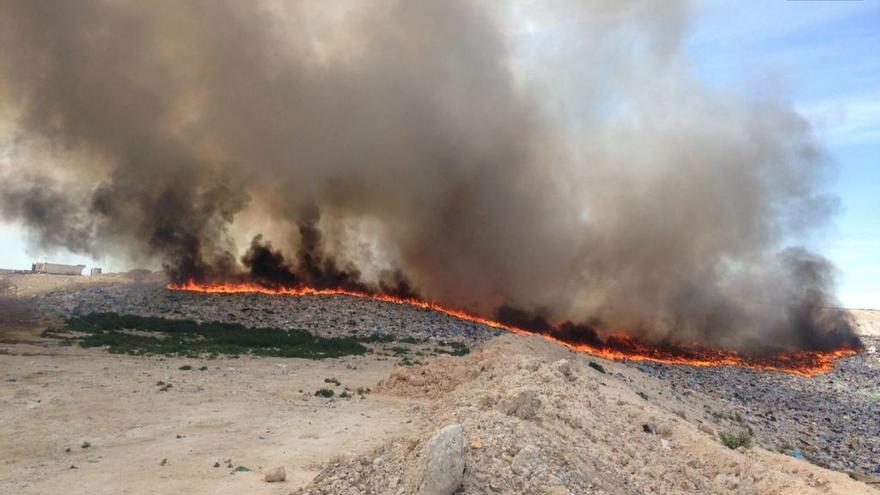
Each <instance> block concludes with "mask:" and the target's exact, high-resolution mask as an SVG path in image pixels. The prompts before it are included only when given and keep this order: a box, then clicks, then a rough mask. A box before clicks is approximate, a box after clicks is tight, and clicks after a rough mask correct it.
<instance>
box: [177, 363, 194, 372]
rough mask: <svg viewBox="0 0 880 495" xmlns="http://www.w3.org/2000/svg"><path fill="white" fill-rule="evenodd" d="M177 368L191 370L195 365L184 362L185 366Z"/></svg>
mask: <svg viewBox="0 0 880 495" xmlns="http://www.w3.org/2000/svg"><path fill="white" fill-rule="evenodd" d="M177 369H179V370H183V371H189V370H191V369H193V367H192V366H190V365H188V364H184V365H183V366H181V367H180V368H177Z"/></svg>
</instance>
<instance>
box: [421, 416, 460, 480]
mask: <svg viewBox="0 0 880 495" xmlns="http://www.w3.org/2000/svg"><path fill="white" fill-rule="evenodd" d="M464 453H465V443H464V431H463V430H462V428H461V425H458V424H452V425H449V426H446V427H444V428H442V429H440V430H439V431H437V433H435V434H434V436H433V437H431V439H430V440H428V444H427V445H426V446H425V454H424V459H425V460H424V465H423V470H422V477H421V482H420V484H419V491H418V493H419V495H452V494H453V493H455V491H456V490H458V487H459V486H461V480H462V478H463V477H464Z"/></svg>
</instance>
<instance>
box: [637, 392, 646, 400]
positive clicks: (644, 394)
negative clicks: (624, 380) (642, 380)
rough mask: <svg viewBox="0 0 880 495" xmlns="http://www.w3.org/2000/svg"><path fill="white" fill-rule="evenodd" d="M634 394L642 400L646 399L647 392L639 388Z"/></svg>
mask: <svg viewBox="0 0 880 495" xmlns="http://www.w3.org/2000/svg"><path fill="white" fill-rule="evenodd" d="M636 394H637V395H638V396H639V397H641V398H642V399H644V400H648V394H646V393H644V392H642V391H641V390H640V391H638V392H636Z"/></svg>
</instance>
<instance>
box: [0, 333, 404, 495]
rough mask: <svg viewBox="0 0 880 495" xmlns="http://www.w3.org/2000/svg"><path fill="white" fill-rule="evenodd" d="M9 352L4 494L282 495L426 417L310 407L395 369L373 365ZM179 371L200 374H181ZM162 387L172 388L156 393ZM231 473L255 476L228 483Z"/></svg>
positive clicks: (394, 403) (372, 398)
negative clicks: (270, 477)
mask: <svg viewBox="0 0 880 495" xmlns="http://www.w3.org/2000/svg"><path fill="white" fill-rule="evenodd" d="M19 336H21V335H19ZM3 347H4V348H5V352H6V354H4V355H2V356H0V381H2V382H3V387H2V390H0V438H2V439H3V441H2V445H0V458H2V459H3V460H4V461H3V462H4V469H2V470H0V492H3V493H19V494H45V493H68V494H79V493H81V494H104V493H106V494H118V493H137V494H147V493H157V494H158V493H188V494H199V493H204V494H227V493H228V494H232V493H254V494H260V493H266V494H270V493H287V492H288V491H289V490H290V489H291V488H292V487H296V486H299V485H302V484H304V483H306V482H308V481H309V480H311V478H312V477H314V475H315V474H316V473H317V472H318V470H319V468H320V466H321V465H322V464H323V463H325V462H327V461H328V460H330V459H331V458H332V457H334V456H337V455H340V454H343V453H346V452H350V451H351V452H358V451H361V450H365V449H369V448H372V447H375V446H376V445H378V444H379V443H380V442H381V441H382V440H383V439H385V438H388V437H389V436H395V435H401V434H404V433H406V431H407V428H408V427H409V426H410V424H411V423H409V424H408V423H407V421H408V417H409V415H410V414H411V413H413V412H414V411H417V410H418V408H419V407H420V401H418V400H411V399H407V400H404V399H401V398H396V397H390V396H386V395H379V394H368V395H366V396H365V397H366V398H364V399H360V398H359V397H358V396H357V395H356V396H355V398H352V399H348V400H344V399H323V398H318V397H315V396H314V395H313V393H314V391H315V390H317V389H318V388H322V387H331V388H334V386H333V385H328V384H326V383H324V379H325V378H330V377H336V378H337V379H338V380H339V381H340V382H342V384H343V385H347V386H349V387H351V388H352V389H356V388H357V387H374V386H375V384H376V382H377V381H379V380H380V379H381V378H383V377H385V376H387V375H388V373H389V371H390V369H391V364H389V362H388V361H377V360H376V358H373V357H364V358H361V357H358V358H345V359H335V360H326V361H309V360H301V359H281V358H248V357H243V358H240V359H222V358H219V359H215V360H194V359H165V358H141V357H132V356H119V355H112V354H108V353H106V352H104V351H103V350H100V349H80V348H78V347H66V348H59V347H57V345H55V344H41V343H39V342H37V343H33V344H30V343H21V342H19V343H17V344H12V345H9V344H6V345H3ZM185 364H189V365H191V366H192V367H193V368H194V369H193V370H191V371H184V370H180V369H179V367H180V366H183V365H185ZM201 366H207V370H205V371H199V370H198V368H199V367H201ZM159 381H162V382H165V383H170V384H172V385H173V387H172V388H171V389H169V390H168V391H166V392H160V391H159V388H160V387H159V386H157V382H159ZM335 388H337V389H339V390H341V388H340V387H335ZM84 442H89V444H90V446H89V447H88V448H82V445H83V444H84ZM67 449H70V451H69V452H68V451H67ZM163 459H165V460H166V461H165V463H164V465H162V464H161V463H162V460H163ZM227 460H231V465H232V466H233V467H237V466H245V467H247V468H249V469H252V470H253V471H252V472H244V473H238V474H230V473H231V471H232V468H230V467H228V465H227V462H226V461H227ZM218 462H219V463H220V467H216V468H215V467H213V466H214V464H215V463H218ZM73 466H75V468H74V467H73ZM275 466H284V467H285V469H286V471H287V473H288V482H287V483H283V484H268V483H265V482H263V480H262V474H261V471H262V470H264V469H268V468H271V467H275Z"/></svg>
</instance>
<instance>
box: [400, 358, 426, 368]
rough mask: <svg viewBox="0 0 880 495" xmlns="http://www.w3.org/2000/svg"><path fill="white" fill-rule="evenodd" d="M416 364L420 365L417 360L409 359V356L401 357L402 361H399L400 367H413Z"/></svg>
mask: <svg viewBox="0 0 880 495" xmlns="http://www.w3.org/2000/svg"><path fill="white" fill-rule="evenodd" d="M417 364H422V362H421V361H419V360H417V359H410V358H409V356H403V359H401V360H400V365H401V366H415V365H417Z"/></svg>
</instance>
